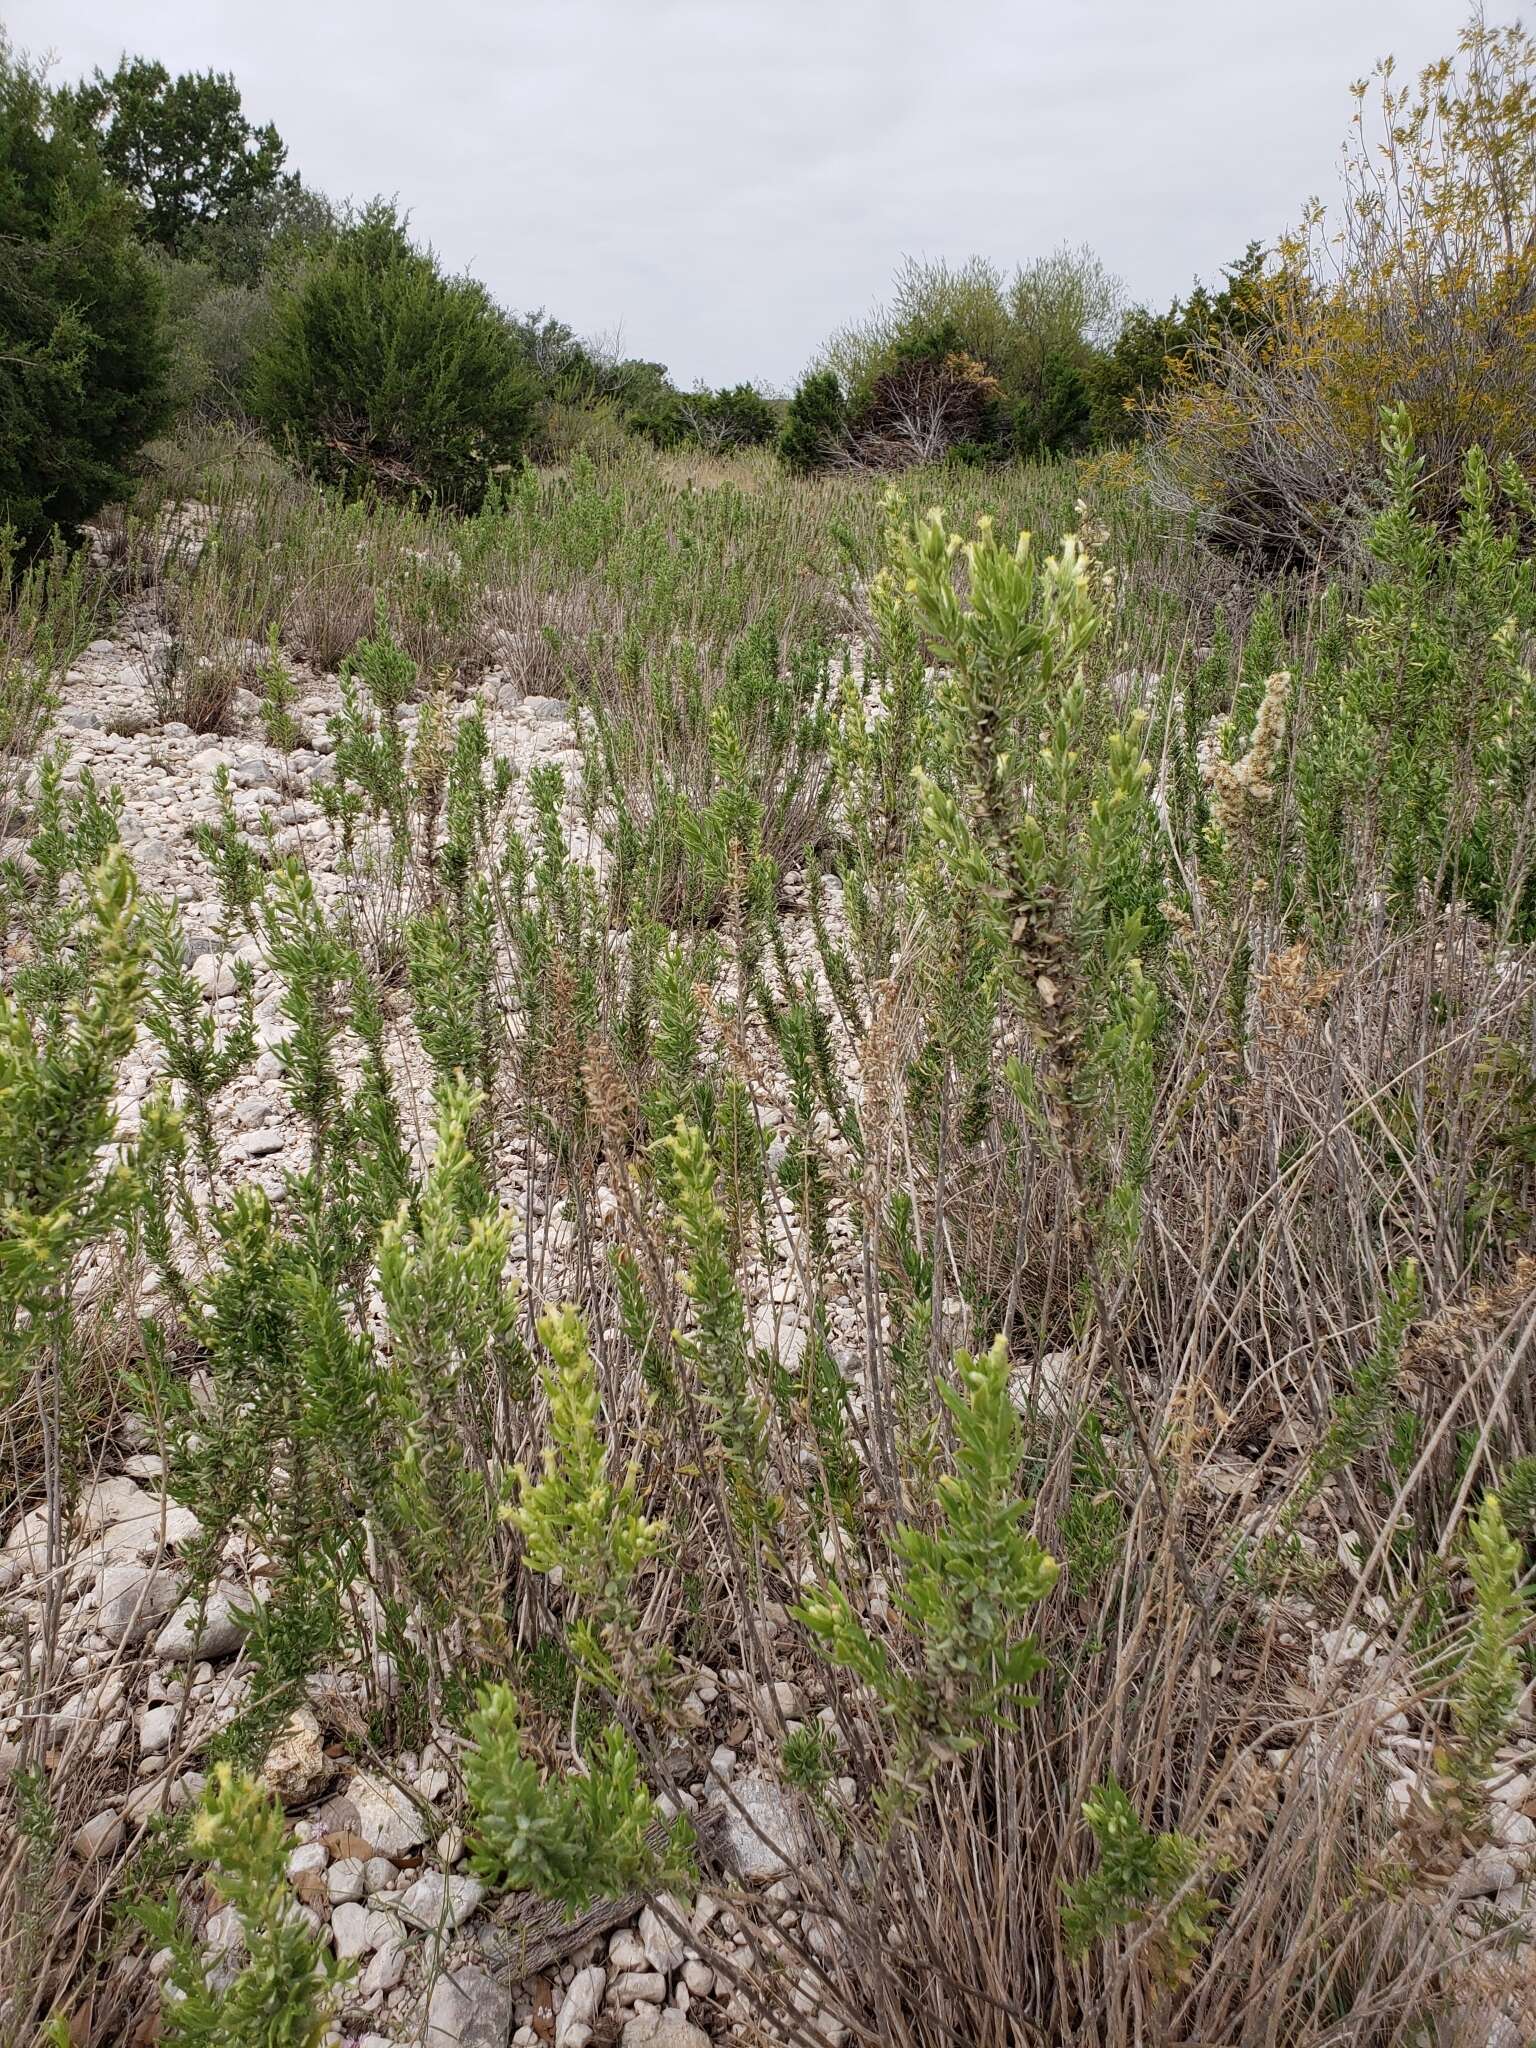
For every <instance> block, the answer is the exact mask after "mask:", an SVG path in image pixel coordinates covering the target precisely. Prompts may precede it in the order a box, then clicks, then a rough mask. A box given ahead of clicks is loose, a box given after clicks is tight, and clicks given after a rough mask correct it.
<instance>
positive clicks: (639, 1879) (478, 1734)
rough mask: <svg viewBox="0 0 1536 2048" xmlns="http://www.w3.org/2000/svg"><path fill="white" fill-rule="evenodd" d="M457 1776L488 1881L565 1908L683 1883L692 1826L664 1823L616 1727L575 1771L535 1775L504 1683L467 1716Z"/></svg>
mask: <svg viewBox="0 0 1536 2048" xmlns="http://www.w3.org/2000/svg"><path fill="white" fill-rule="evenodd" d="M469 1735H470V1739H471V1741H472V1742H473V1744H474V1747H473V1749H471V1751H470V1752H469V1755H468V1756H467V1758H466V1759H465V1766H464V1776H465V1783H466V1786H467V1789H468V1793H469V1805H470V1812H471V1815H472V1816H473V1834H472V1837H471V1849H470V1854H471V1860H472V1862H473V1865H474V1868H475V1869H476V1870H477V1871H478V1872H479V1873H480V1875H481V1876H482V1877H484V1878H486V1879H487V1880H488V1881H489V1882H490V1883H492V1884H497V1885H505V1886H510V1887H513V1888H515V1889H518V1890H524V1891H533V1892H537V1893H538V1894H539V1896H540V1897H541V1898H546V1899H555V1900H557V1901H558V1902H559V1903H560V1904H561V1905H563V1906H564V1907H565V1908H566V1910H567V1912H568V1913H570V1914H573V1915H574V1914H576V1913H579V1912H582V1911H584V1910H585V1909H586V1908H587V1907H588V1906H590V1905H592V1904H593V1903H594V1901H596V1900H598V1899H619V1898H623V1897H625V1896H626V1895H627V1894H628V1893H631V1892H642V1893H647V1894H651V1895H654V1894H655V1893H657V1892H661V1891H670V1892H680V1893H685V1894H686V1893H688V1892H690V1891H691V1890H692V1889H693V1884H694V1876H693V1864H692V1856H691V1849H692V1839H693V1838H692V1831H691V1830H690V1828H689V1826H688V1823H687V1821H686V1820H683V1819H682V1818H678V1819H676V1820H674V1821H672V1822H670V1823H664V1822H663V1821H662V1819H661V1816H660V1814H659V1813H658V1810H657V1807H656V1802H655V1801H654V1800H653V1799H652V1797H651V1795H650V1793H649V1792H648V1791H647V1790H646V1788H645V1785H644V1783H643V1782H642V1780H641V1777H640V1767H639V1760H638V1758H637V1757H636V1755H635V1752H634V1749H633V1747H632V1746H631V1744H630V1743H629V1742H628V1741H627V1740H626V1738H625V1736H624V1734H623V1731H622V1730H621V1729H619V1728H617V1727H610V1728H609V1729H607V1730H606V1731H605V1733H604V1734H603V1736H602V1738H601V1740H600V1741H599V1742H598V1743H597V1744H595V1745H594V1746H593V1747H592V1748H591V1749H589V1750H588V1752H587V1755H586V1759H585V1763H586V1768H585V1770H584V1771H583V1773H582V1774H581V1775H579V1776H572V1777H554V1776H547V1777H544V1776H541V1775H540V1773H539V1771H538V1768H537V1766H536V1765H534V1764H533V1763H531V1762H530V1761H529V1760H528V1759H527V1758H526V1757H525V1756H524V1755H523V1747H522V1726H521V1721H520V1718H519V1715H518V1708H517V1701H516V1698H515V1696H514V1695H513V1693H512V1691H511V1689H510V1688H509V1687H507V1686H504V1685H501V1686H494V1687H491V1688H490V1689H488V1690H487V1691H486V1692H485V1693H484V1694H483V1695H482V1697H481V1701H480V1708H479V1711H478V1712H477V1713H476V1714H475V1716H474V1718H473V1719H472V1720H471V1722H470V1724H469Z"/></svg>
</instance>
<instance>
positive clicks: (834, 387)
mask: <svg viewBox="0 0 1536 2048" xmlns="http://www.w3.org/2000/svg"><path fill="white" fill-rule="evenodd" d="M847 421H848V408H847V406H846V405H845V404H844V402H843V387H842V385H841V384H840V383H839V382H838V380H837V373H836V371H835V370H812V371H810V372H809V373H808V374H807V375H806V376H805V377H803V378H802V379H801V381H800V386H799V388H798V390H797V391H796V392H795V395H794V397H793V398H792V399H791V400H790V401H789V410H788V412H787V413H786V414H785V417H784V427H783V431H782V432H781V434H780V435H779V453H780V455H782V456H783V458H784V461H785V462H786V463H787V464H788V466H789V468H790V469H792V470H794V471H796V472H797V473H798V474H799V475H802V476H803V475H805V474H806V473H807V472H808V471H810V470H813V469H823V468H825V467H826V465H827V464H828V463H829V462H830V461H831V460H832V459H833V456H834V455H835V454H836V452H837V449H838V447H839V445H840V443H841V441H842V437H843V431H844V428H845V427H846V425H847Z"/></svg>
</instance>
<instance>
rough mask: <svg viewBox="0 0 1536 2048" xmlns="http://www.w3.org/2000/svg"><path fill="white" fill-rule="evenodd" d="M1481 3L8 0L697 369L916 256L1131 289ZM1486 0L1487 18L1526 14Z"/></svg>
mask: <svg viewBox="0 0 1536 2048" xmlns="http://www.w3.org/2000/svg"><path fill="white" fill-rule="evenodd" d="M1467 11H1468V6H1467V4H1464V0H1282V4H1279V5H1276V4H1275V0H1091V4H1089V0H1012V4H1009V0H969V4H967V0H0V20H3V21H4V22H5V25H6V27H7V29H8V31H9V33H10V36H11V39H12V41H13V42H14V43H15V44H16V45H17V46H18V47H19V48H21V49H23V50H27V51H29V52H31V53H32V54H33V55H43V54H52V55H53V56H54V57H55V58H56V59H57V65H56V69H55V74H54V75H55V77H56V78H58V79H60V80H67V79H73V78H75V77H77V76H79V75H80V74H82V73H84V72H88V71H89V70H91V69H92V68H93V67H94V66H96V65H98V64H99V65H102V66H104V67H106V68H107V69H111V68H112V67H113V66H114V65H115V63H116V61H117V58H118V56H119V55H120V54H121V52H122V51H124V50H125V49H126V50H127V51H129V52H131V53H133V54H142V55H144V56H149V57H158V58H159V59H160V60H161V61H162V62H163V63H165V64H167V65H168V66H169V67H170V68H171V69H172V70H173V71H182V70H206V69H209V68H214V69H217V70H221V71H232V72H233V73H234V75H235V78H236V80H237V81H238V83H239V85H240V87H241V89H242V91H243V93H244V95H245V107H246V112H247V114H248V115H249V116H250V117H251V118H252V119H254V120H256V121H258V122H260V121H268V120H271V121H275V122H276V123H277V126H278V128H279V130H280V132H281V133H282V135H283V137H284V139H285V141H286V142H287V144H288V148H289V163H290V166H291V167H292V168H296V169H297V170H299V171H300V172H302V174H303V176H304V177H305V179H306V180H307V181H308V182H309V183H311V184H314V185H317V186H319V187H320V188H321V189H322V190H323V191H326V192H328V193H330V194H331V195H332V196H333V197H337V198H345V197H352V198H356V199H366V198H368V197H371V196H373V195H374V194H377V193H382V194H386V195H394V196H396V197H398V199H399V200H400V202H401V204H402V206H404V207H406V208H408V209H409V212H410V214H411V217H412V223H413V227H414V229H415V231H416V233H417V234H418V235H419V236H420V237H422V238H424V239H427V240H430V241H431V242H432V244H433V245H434V246H435V247H436V248H437V249H438V250H439V252H440V253H441V255H442V256H443V257H444V259H445V260H446V262H447V263H448V264H449V265H450V266H451V267H452V268H454V269H468V270H472V271H473V272H475V274H476V275H477V276H479V277H481V278H483V279H484V281H485V282H486V284H487V285H489V287H490V288H491V290H492V291H493V292H494V293H495V295H496V297H497V298H498V299H500V300H501V301H502V303H503V304H505V305H507V306H510V307H512V308H513V309H514V310H523V309H526V308H529V307H533V306H538V305H543V306H546V307H548V308H549V310H550V311H552V312H554V313H557V314H559V316H560V317H561V318H562V319H565V320H568V321H569V322H570V323H571V325H572V326H574V327H575V328H576V329H577V330H578V332H581V333H588V334H590V333H612V332H613V330H615V329H622V338H623V346H624V350H625V353H626V354H631V355H640V356H647V357H651V358H654V359H655V360H658V361H661V362H665V363H667V364H668V365H669V366H670V368H671V370H672V373H673V375H674V377H676V378H677V379H678V381H679V382H680V383H683V384H691V383H693V382H694V381H695V380H697V379H700V378H702V379H705V380H707V381H708V382H709V383H711V384H720V383H734V382H736V381H737V380H738V379H740V378H744V377H747V378H753V379H756V380H758V381H760V382H766V383H768V384H772V385H776V386H780V387H783V386H787V385H790V384H792V383H793V381H794V380H795V378H796V377H797V376H798V374H799V372H800V371H801V369H802V368H803V366H804V364H805V362H806V360H807V358H808V357H809V356H810V355H811V354H812V353H813V351H814V350H815V348H816V347H817V345H818V343H819V342H820V341H822V340H823V339H824V337H825V336H826V334H827V333H828V331H829V330H830V329H831V328H833V327H835V326H837V325H839V324H840V323H841V322H842V321H844V320H845V319H847V318H849V317H851V316H852V315H855V314H857V313H860V312H862V311H863V310H864V309H865V308H866V307H867V306H869V305H870V304H871V303H872V302H873V301H875V300H876V299H878V298H879V297H880V296H881V294H882V292H883V289H884V287H885V285H886V284H887V282H888V281H889V279H890V276H891V273H892V271H893V269H894V268H895V266H896V264H897V263H898V262H899V260H900V259H901V257H902V256H903V254H905V253H907V252H911V253H914V254H920V255H926V256H945V257H949V258H952V259H959V258H963V257H965V256H966V255H968V254H971V253H973V252H976V253H980V254H983V255H986V256H989V257H991V258H993V259H994V260H995V261H997V262H999V263H1001V264H1004V265H1007V266H1012V265H1013V264H1014V263H1017V262H1020V261H1024V260H1027V259H1028V258H1029V257H1031V256H1034V255H1040V254H1043V253H1044V252H1046V251H1047V250H1049V249H1050V248H1052V247H1053V246H1054V245H1055V244H1057V243H1058V242H1061V241H1071V242H1083V241H1086V242H1089V243H1091V244H1092V245H1093V247H1094V248H1095V249H1097V250H1098V252H1099V253H1100V255H1101V256H1102V257H1103V258H1104V260H1105V261H1106V263H1108V265H1109V266H1110V268H1111V269H1113V270H1115V271H1117V272H1118V273H1119V274H1120V275H1121V276H1122V277H1123V278H1124V279H1125V281H1126V283H1127V285H1128V287H1129V289H1130V291H1131V293H1132V295H1133V296H1134V297H1137V298H1145V299H1148V300H1151V301H1153V302H1158V303H1161V302H1163V301H1166V300H1167V299H1168V298H1170V297H1171V296H1172V295H1173V294H1174V293H1176V292H1181V291H1184V290H1186V289H1187V288H1188V286H1189V284H1190V282H1191V280H1192V279H1193V277H1194V276H1195V275H1196V274H1201V275H1204V276H1205V277H1207V278H1213V277H1214V276H1215V275H1216V273H1217V272H1218V271H1219V269H1220V266H1221V265H1222V264H1223V263H1224V262H1227V261H1229V260H1230V259H1231V258H1232V257H1234V256H1236V255H1237V254H1238V253H1239V252H1240V251H1241V250H1242V248H1243V246H1244V245H1245V243H1247V242H1248V241H1249V240H1250V238H1254V237H1258V238H1260V239H1267V238H1269V237H1272V236H1273V235H1274V234H1275V233H1276V232H1277V231H1278V230H1279V229H1280V228H1281V227H1283V226H1284V225H1286V224H1287V223H1288V222H1289V221H1291V220H1293V219H1294V217H1295V215H1296V213H1297V210H1298V208H1299V206H1300V204H1301V202H1302V201H1303V200H1304V199H1305V198H1306V197H1307V196H1308V194H1309V193H1314V192H1316V193H1320V194H1322V195H1323V196H1324V197H1328V196H1330V195H1331V194H1332V193H1333V191H1334V189H1335V183H1336V178H1337V162H1338V148H1339V145H1340V143H1341V141H1342V139H1343V136H1344V133H1345V130H1346V127H1347V125H1348V121H1349V116H1350V112H1351V104H1350V100H1349V94H1348V86H1349V82H1350V80H1351V79H1352V78H1355V77H1358V76H1362V75H1363V74H1364V73H1366V72H1367V71H1368V70H1369V69H1370V67H1371V65H1372V63H1373V62H1374V60H1375V59H1376V58H1377V57H1379V56H1382V55H1384V54H1386V53H1387V52H1389V51H1390V52H1392V53H1393V54H1395V55H1396V57H1397V58H1398V60H1399V64H1400V65H1401V66H1402V67H1403V68H1404V69H1410V68H1411V69H1413V70H1416V69H1417V68H1418V67H1419V66H1420V65H1421V64H1423V63H1425V62H1427V61H1429V60H1430V59H1431V58H1434V57H1436V56H1439V55H1441V54H1443V53H1444V52H1446V51H1448V50H1449V49H1450V48H1451V47H1452V46H1453V44H1454V41H1455V35H1456V30H1457V27H1458V25H1459V23H1460V21H1461V20H1462V19H1463V18H1464V16H1465V14H1466V12H1467ZM1513 11H1514V8H1513V4H1511V6H1510V7H1509V8H1500V7H1499V6H1498V5H1497V4H1494V5H1492V6H1491V7H1490V12H1491V13H1492V14H1493V15H1494V16H1495V18H1501V17H1502V15H1503V14H1505V13H1510V12H1513Z"/></svg>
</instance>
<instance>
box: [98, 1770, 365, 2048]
mask: <svg viewBox="0 0 1536 2048" xmlns="http://www.w3.org/2000/svg"><path fill="white" fill-rule="evenodd" d="M190 1842H191V1847H192V1850H193V1853H194V1854H195V1855H197V1856H199V1857H203V1858H206V1859H207V1862H208V1866H209V1870H210V1874H211V1875H212V1876H213V1877H214V1878H215V1879H216V1881H217V1883H218V1888H219V1892H220V1894H221V1895H222V1897H223V1899H224V1900H225V1902H226V1904H228V1905H230V1906H232V1907H233V1908H234V1910H235V1912H236V1913H237V1914H238V1916H239V1920H240V1928H241V1933H242V1935H243V1939H244V1960H243V1961H242V1962H241V1964H240V1967H239V1968H238V1969H237V1970H236V1971H235V1973H234V1975H233V1977H232V1978H231V1979H230V1981H229V1982H228V1983H227V1984H220V1983H219V1982H218V1980H217V1978H216V1977H215V1976H214V1973H213V1971H212V1970H211V1968H210V1964H209V1955H208V1951H207V1950H206V1949H205V1948H204V1947H203V1945H202V1944H201V1942H199V1941H198V1940H197V1938H196V1937H195V1936H194V1935H193V1934H191V1933H189V1932H188V1931H187V1929H186V1928H185V1927H184V1925H183V1924H182V1919H181V1914H180V1912H179V1910H178V1908H177V1905H176V1901H175V1900H174V1898H172V1899H167V1900H166V1901H164V1902H163V1903H162V1904H160V1905H158V1906H155V1905H147V1906H143V1907H141V1908H140V1909H139V1914H140V1918H141V1919H142V1921H143V1923H144V1926H145V1928H146V1929H147V1931H148V1933H149V1937H150V1940H151V1941H152V1942H153V1943H154V1944H155V1945H156V1946H157V1947H163V1948H168V1949H169V1950H170V1951H171V1966H170V1970H169V1972H168V1973H167V1976H166V1980H165V1982H166V1992H167V1996H166V2000H165V2007H164V2011H163V2015H162V2021H161V2033H160V2038H161V2040H163V2041H165V2042H167V2043H168V2044H170V2048H320V2043H321V2042H322V2041H323V2040H324V2039H325V2038H326V2036H327V2033H328V2032H329V2030H330V2028H331V2026H332V2024H333V2021H334V2019H335V2015H336V2012H337V2009H338V2006H339V2004H340V1999H341V1995H342V1991H343V1988H344V1986H345V1984H346V1981H347V1978H348V1976H349V1975H350V1969H349V1966H348V1965H347V1964H345V1963H342V1962H338V1961H337V1959H336V1958H335V1957H334V1956H333V1955H332V1954H331V1952H330V1950H329V1949H328V1948H327V1947H325V1945H324V1944H323V1943H321V1942H319V1941H317V1940H316V1939H315V1937H314V1935H313V1934H311V1932H310V1930H309V1928H308V1926H307V1925H306V1924H305V1922H304V1921H303V1920H302V1919H301V1918H300V1917H299V1911H298V1907H297V1904H296V1902H295V1900H294V1898H293V1895H292V1892H291V1891H290V1889H289V1886H288V1879H287V1873H286V1870H285V1867H284V1866H285V1863H286V1860H287V1855H288V1832H287V1827H286V1825H285V1823H284V1819H283V1810H282V1808H281V1806H279V1804H278V1803H277V1801H276V1800H275V1799H274V1798H273V1797H272V1795H271V1794H270V1793H269V1792H267V1791H266V1790H265V1788H264V1787H262V1786H260V1785H258V1784H257V1783H255V1782H254V1781H253V1780H252V1779H250V1778H246V1777H242V1776H240V1775H238V1774H237V1773H236V1772H235V1771H234V1770H233V1768H232V1767H231V1766H230V1765H229V1764H227V1763H223V1764H219V1765H216V1766H215V1769H214V1772H213V1776H212V1780H211V1782H210V1784H209V1787H208V1791H207V1794H206V1796H205V1798H204V1801H203V1805H202V1808H201V1809H200V1811H199V1812H198V1814H197V1816H196V1818H195V1819H194V1820H193V1822H192V1829H191V1836H190ZM210 1980H212V1981H210Z"/></svg>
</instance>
